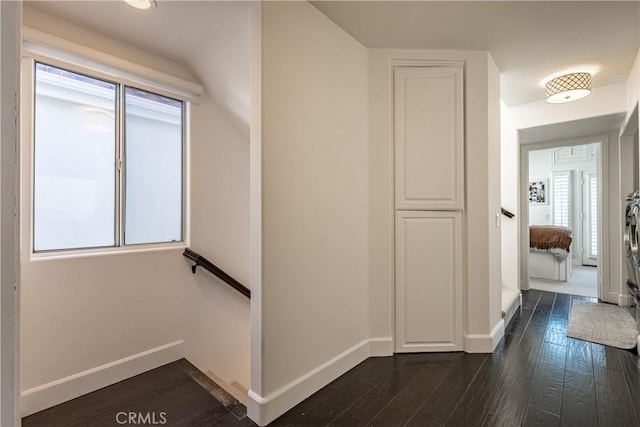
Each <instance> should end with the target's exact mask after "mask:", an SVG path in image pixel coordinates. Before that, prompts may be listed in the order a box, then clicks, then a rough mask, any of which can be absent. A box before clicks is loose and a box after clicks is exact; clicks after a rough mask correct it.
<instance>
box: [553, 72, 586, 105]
mask: <svg viewBox="0 0 640 427" xmlns="http://www.w3.org/2000/svg"><path fill="white" fill-rule="evenodd" d="M545 92H546V94H547V102H548V103H550V104H561V103H563V102H571V101H577V100H578V99H582V98H584V97H586V96H588V95H589V94H590V93H591V74H589V73H571V74H565V75H562V76H559V77H556V78H555V79H552V80H549V81H548V82H547V84H546V85H545Z"/></svg>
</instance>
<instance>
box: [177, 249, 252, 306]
mask: <svg viewBox="0 0 640 427" xmlns="http://www.w3.org/2000/svg"><path fill="white" fill-rule="evenodd" d="M182 255H184V256H185V257H187V258H189V259H190V260H191V261H193V262H194V263H195V264H193V265H192V266H191V272H192V273H193V274H196V269H197V268H198V267H202V268H204V269H205V270H207V271H208V272H210V273H212V274H213V275H215V276H217V277H219V278H220V279H221V280H222V281H224V282H225V283H227V284H228V285H229V286H231V287H232V288H233V289H235V290H236V291H238V292H240V293H241V294H242V295H244V296H246V297H247V298H249V299H250V298H251V290H250V289H249V288H247V287H246V286H244V285H243V284H242V283H240V282H238V281H237V280H236V279H234V278H233V277H231V276H230V275H229V274H227V273H225V272H224V271H223V270H222V269H221V268H220V267H218V266H217V265H215V264H214V263H212V262H211V261H209V260H208V259H206V258H205V257H203V256H202V255H200V254H199V253H197V252H196V251H194V250H192V249H189V248H186V249H185V250H184V253H183V254H182Z"/></svg>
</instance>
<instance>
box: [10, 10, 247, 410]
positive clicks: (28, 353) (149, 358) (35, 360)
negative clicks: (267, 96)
mask: <svg viewBox="0 0 640 427" xmlns="http://www.w3.org/2000/svg"><path fill="white" fill-rule="evenodd" d="M239 7H240V8H241V9H242V10H243V11H244V12H243V13H244V14H245V15H246V16H244V20H242V19H241V20H240V21H239V22H238V21H237V20H236V18H238V16H235V17H234V19H233V22H234V24H235V25H234V26H233V31H236V32H237V34H236V35H235V37H234V38H233V40H234V43H235V45H236V46H237V48H238V57H242V54H244V55H246V58H244V59H243V61H244V62H242V61H241V64H240V65H238V64H237V63H236V62H234V60H229V61H228V67H229V68H231V69H233V70H234V72H235V74H234V81H235V82H237V81H238V80H240V81H243V82H244V83H243V84H245V85H246V86H247V87H248V84H249V70H248V62H249V61H248V57H249V55H250V52H249V31H250V16H249V9H248V8H246V7H242V6H239ZM239 18H243V16H242V14H241V15H240V16H239ZM25 23H26V24H27V25H29V26H32V27H36V28H38V29H42V30H46V31H48V32H50V33H54V34H56V35H58V36H60V37H65V38H68V39H71V40H74V41H76V42H78V43H84V42H88V44H89V45H90V47H93V48H99V49H100V50H102V51H105V52H108V53H110V54H114V55H117V56H120V57H122V58H124V59H129V60H132V61H139V62H141V63H142V64H143V65H145V66H147V67H151V68H154V69H157V70H160V71H164V72H166V73H170V74H173V75H176V76H178V77H181V78H189V76H190V74H191V70H189V69H187V68H185V67H190V68H191V69H192V70H194V72H193V73H194V74H197V75H198V76H199V77H200V78H201V81H200V83H202V85H203V86H204V87H205V92H206V93H205V95H203V96H202V99H201V100H200V103H199V104H198V105H194V106H193V107H192V109H191V123H192V127H191V133H190V137H191V147H190V150H191V152H190V162H191V176H190V219H191V224H190V225H191V229H190V235H191V242H190V244H191V245H192V246H193V249H195V250H197V251H198V252H200V253H201V254H202V255H204V256H206V257H207V258H209V259H210V260H212V261H213V262H214V263H216V264H217V265H219V266H220V267H221V268H222V269H224V270H225V271H227V272H228V273H229V274H231V275H232V276H234V277H235V278H236V279H238V280H240V281H241V282H243V283H244V284H245V285H247V286H249V283H248V281H249V280H248V279H249V261H248V260H249V237H248V236H249V223H248V211H249V207H248V205H249V186H248V179H249V170H248V165H249V153H248V152H249V149H248V148H249V147H248V141H247V137H246V136H244V134H243V131H242V130H241V129H240V128H239V127H238V125H237V124H236V123H235V122H234V121H233V120H232V119H230V117H229V114H228V113H227V112H226V110H223V109H222V108H220V107H219V102H218V101H219V100H217V99H213V98H212V97H211V96H209V95H208V94H209V93H210V91H209V90H208V88H209V87H212V86H213V85H214V84H215V85H221V84H222V83H220V82H218V81H215V82H214V81H213V79H216V78H218V74H216V73H215V70H213V69H212V67H213V65H212V64H214V63H215V64H217V65H219V64H220V62H219V61H217V60H215V58H213V57H216V55H218V52H217V51H215V46H209V47H203V48H202V49H199V50H198V55H199V56H198V57H197V58H195V57H194V58H193V61H191V62H189V63H185V64H175V63H171V62H169V61H167V60H165V59H163V58H157V57H155V56H153V55H151V54H149V53H147V52H144V51H141V50H138V49H136V48H135V47H133V46H131V45H126V44H123V43H118V42H115V41H113V40H111V39H109V38H106V37H104V36H101V35H99V34H94V33H92V32H91V31H89V30H86V29H83V28H80V27H77V26H75V25H73V24H71V23H66V22H64V21H60V20H58V19H54V18H51V17H48V16H46V15H44V14H42V13H39V12H36V11H30V10H28V8H27V10H26V13H25ZM184 30H185V31H188V29H184ZM233 31H230V33H229V37H231V36H232V35H233V34H231V33H232V32H233ZM207 49H210V50H207ZM194 55H195V53H194ZM216 58H217V57H216ZM238 89H239V92H241V93H244V92H245V89H247V88H244V87H242V88H238ZM246 91H247V92H248V90H246ZM223 101H227V100H223ZM24 218H25V221H24V222H23V235H22V242H23V243H22V244H23V248H25V250H23V252H22V261H23V269H22V275H21V280H22V282H23V284H24V286H23V295H22V302H21V304H22V307H23V313H22V319H23V322H24V323H23V328H22V331H21V332H22V334H21V341H22V343H21V345H22V355H21V358H22V371H21V372H22V375H23V377H22V385H21V388H22V390H23V393H24V394H25V396H24V397H23V399H22V402H23V408H22V410H23V414H27V413H31V412H34V411H36V410H38V409H42V408H44V407H47V406H50V405H52V404H54V403H57V402H59V401H63V400H66V399H68V398H71V397H75V396H77V395H79V394H82V393H86V392H87V391H90V390H92V389H95V388H98V387H101V386H104V385H106V384H109V383H111V382H114V381H117V380H120V379H123V378H126V377H129V376H132V375H135V374H137V373H140V372H142V371H145V370H148V369H151V368H153V367H155V366H157V365H159V364H162V363H166V362H168V361H171V360H175V359H176V358H179V357H187V358H188V359H189V360H190V361H192V362H193V363H194V364H195V365H196V366H198V368H200V369H201V370H203V371H208V370H212V371H214V372H215V373H216V374H217V375H218V376H220V377H222V378H223V379H224V380H226V381H227V382H233V381H238V382H240V383H241V384H243V385H245V386H248V385H249V369H250V368H249V353H250V352H249V346H250V343H249V302H248V301H247V300H246V299H245V297H244V296H242V295H240V294H238V293H236V292H235V291H233V290H231V289H229V288H228V287H227V286H226V285H224V284H222V283H221V282H220V281H219V280H218V279H216V278H214V277H213V276H211V275H210V274H209V273H207V272H206V271H203V270H201V269H199V271H198V273H197V274H196V275H192V274H191V270H190V268H189V267H190V264H189V262H188V261H187V260H186V259H185V258H184V257H183V256H182V249H181V248H177V249H170V250H161V251H143V252H138V253H128V254H121V255H107V256H93V257H79V258H59V259H50V260H38V261H32V260H30V259H29V258H30V257H29V253H28V249H27V248H29V244H28V242H29V236H28V233H27V231H28V229H29V222H28V218H29V215H28V214H26V215H25V216H24ZM58 383H59V384H58ZM25 391H26V393H25Z"/></svg>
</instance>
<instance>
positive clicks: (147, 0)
mask: <svg viewBox="0 0 640 427" xmlns="http://www.w3.org/2000/svg"><path fill="white" fill-rule="evenodd" d="M124 1H125V2H127V4H129V5H130V6H133V7H135V8H136V9H153V8H155V7H156V2H155V0H124Z"/></svg>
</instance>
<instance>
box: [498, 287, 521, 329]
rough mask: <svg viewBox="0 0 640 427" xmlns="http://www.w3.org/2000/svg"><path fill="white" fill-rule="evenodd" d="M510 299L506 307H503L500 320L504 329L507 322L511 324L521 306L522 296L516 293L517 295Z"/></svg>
mask: <svg viewBox="0 0 640 427" xmlns="http://www.w3.org/2000/svg"><path fill="white" fill-rule="evenodd" d="M511 299H512V301H511V302H510V303H508V304H507V306H506V307H503V312H502V318H503V319H504V326H505V328H506V327H507V326H509V322H511V319H513V316H514V314H516V312H517V311H518V309H519V308H520V306H521V305H522V294H521V293H520V291H518V294H517V295H516V296H515V297H513V298H511Z"/></svg>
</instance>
